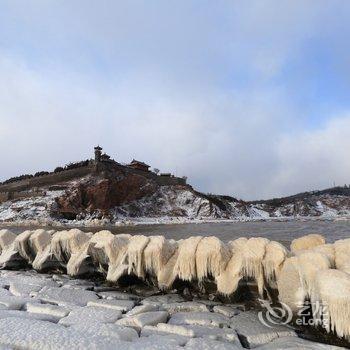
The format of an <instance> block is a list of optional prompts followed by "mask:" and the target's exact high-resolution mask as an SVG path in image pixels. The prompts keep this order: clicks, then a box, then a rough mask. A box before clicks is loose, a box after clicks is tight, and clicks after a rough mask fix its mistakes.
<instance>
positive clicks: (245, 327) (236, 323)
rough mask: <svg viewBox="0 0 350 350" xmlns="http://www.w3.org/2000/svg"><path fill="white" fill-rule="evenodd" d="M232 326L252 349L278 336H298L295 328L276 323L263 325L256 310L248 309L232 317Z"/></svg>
mask: <svg viewBox="0 0 350 350" xmlns="http://www.w3.org/2000/svg"><path fill="white" fill-rule="evenodd" d="M230 326H231V328H234V329H235V330H236V332H237V333H238V335H239V337H240V339H241V342H242V344H243V345H244V346H245V347H248V348H250V349H252V348H255V347H257V346H259V345H263V344H266V343H269V342H271V341H272V340H274V339H276V338H278V337H292V336H296V333H295V332H294V330H293V329H291V328H289V327H286V326H282V325H276V326H271V327H267V326H265V325H263V324H262V323H261V322H260V321H259V319H258V315H257V313H256V312H255V311H246V312H243V313H241V314H239V315H237V316H234V317H232V318H231V323H230Z"/></svg>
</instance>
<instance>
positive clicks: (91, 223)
mask: <svg viewBox="0 0 350 350" xmlns="http://www.w3.org/2000/svg"><path fill="white" fill-rule="evenodd" d="M309 221H320V222H337V221H350V216H337V217H324V216H319V217H315V216H302V217H270V218H240V219H205V218H203V219H187V218H182V217H174V218H170V217H164V218H129V219H125V220H120V221H117V222H115V223H111V222H109V221H107V220H96V219H95V220H52V219H49V220H46V219H39V220H18V221H0V227H57V228H65V227H87V228H89V227H90V228H101V227H128V226H153V225H164V226H167V225H183V224H198V225H201V224H223V223H229V224H230V223H232V224H233V223H245V222H247V223H249V222H251V223H259V222H309Z"/></svg>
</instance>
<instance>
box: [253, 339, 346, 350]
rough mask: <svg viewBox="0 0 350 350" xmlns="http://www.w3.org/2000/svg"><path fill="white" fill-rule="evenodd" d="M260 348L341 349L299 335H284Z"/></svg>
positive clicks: (263, 349)
mask: <svg viewBox="0 0 350 350" xmlns="http://www.w3.org/2000/svg"><path fill="white" fill-rule="evenodd" d="M256 349H259V350H296V349H302V350H340V349H345V348H340V347H338V346H332V345H326V344H320V343H314V342H311V341H308V340H304V339H300V338H297V337H282V338H277V339H274V340H273V341H272V342H271V343H268V344H265V345H262V346H259V347H258V348H256Z"/></svg>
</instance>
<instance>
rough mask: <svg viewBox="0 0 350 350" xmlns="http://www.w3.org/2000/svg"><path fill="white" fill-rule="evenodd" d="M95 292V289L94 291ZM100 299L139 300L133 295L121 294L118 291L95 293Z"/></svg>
mask: <svg viewBox="0 0 350 350" xmlns="http://www.w3.org/2000/svg"><path fill="white" fill-rule="evenodd" d="M94 290H95V291H96V288H95V289H94ZM97 294H98V295H99V296H100V297H101V298H102V299H118V300H135V301H136V300H140V297H138V296H137V295H135V294H130V293H122V292H118V291H104V292H98V293H97Z"/></svg>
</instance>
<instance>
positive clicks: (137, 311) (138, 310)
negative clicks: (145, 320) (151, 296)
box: [126, 304, 159, 316]
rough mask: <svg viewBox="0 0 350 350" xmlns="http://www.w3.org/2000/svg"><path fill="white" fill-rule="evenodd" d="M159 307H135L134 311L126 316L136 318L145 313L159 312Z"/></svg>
mask: <svg viewBox="0 0 350 350" xmlns="http://www.w3.org/2000/svg"><path fill="white" fill-rule="evenodd" d="M158 310H159V306H157V305H151V304H146V305H139V306H135V307H134V308H133V309H132V310H130V311H129V312H128V313H127V314H126V316H135V315H138V314H142V313H144V312H149V311H158Z"/></svg>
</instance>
